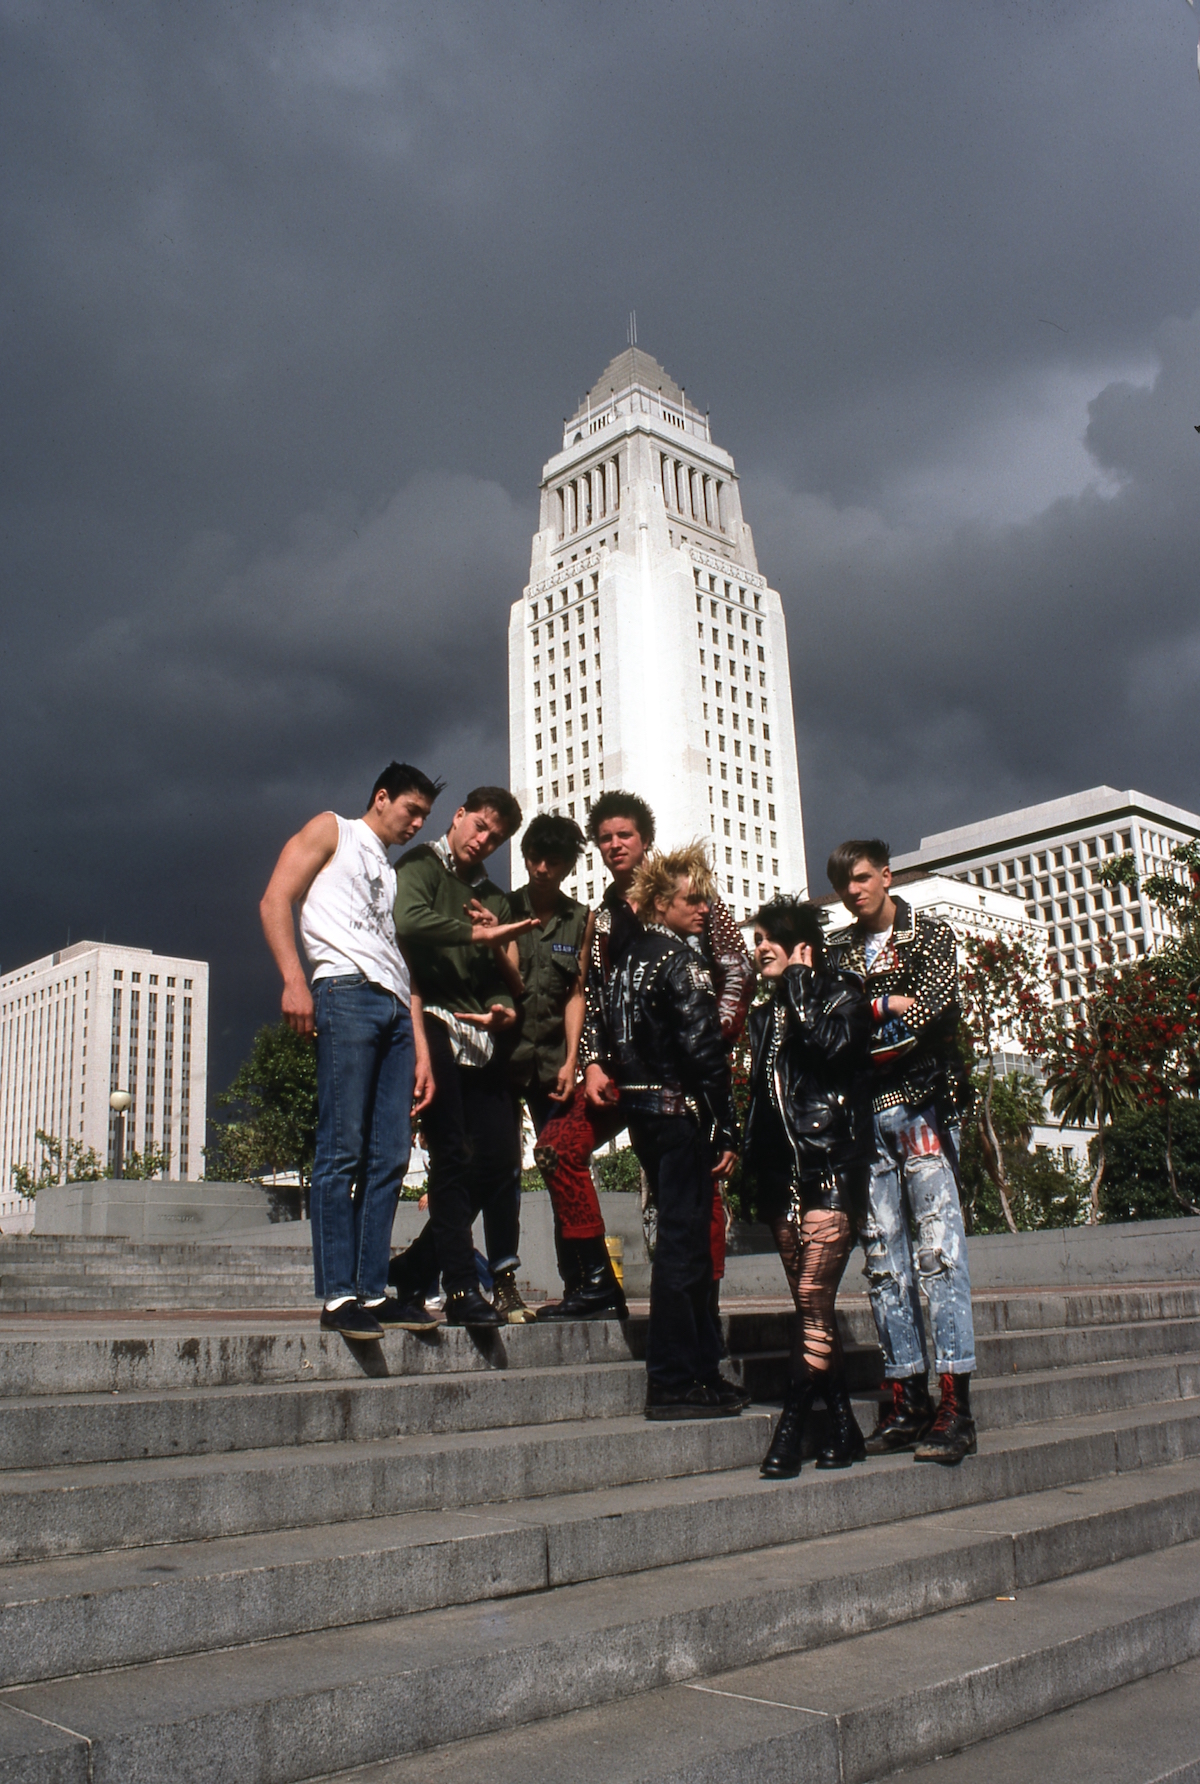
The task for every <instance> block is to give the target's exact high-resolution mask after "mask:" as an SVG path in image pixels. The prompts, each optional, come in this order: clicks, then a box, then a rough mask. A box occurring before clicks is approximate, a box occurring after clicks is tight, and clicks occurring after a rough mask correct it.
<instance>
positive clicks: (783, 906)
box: [754, 857, 857, 966]
mask: <svg viewBox="0 0 1200 1784" xmlns="http://www.w3.org/2000/svg"><path fill="white" fill-rule="evenodd" d="M856 859H857V857H856ZM754 927H755V928H756V929H761V930H762V932H763V934H764V935H766V936H768V937H769V938H770V939H771V941H773V942H777V943H778V945H779V946H780V947H781V948H786V949H787V951H788V953H789V954H790V953H791V952H792V950H793V948H794V947H795V946H796V944H797V942H807V943H808V945H809V947H810V948H811V949H812V951H813V959H814V960H815V962H816V963H817V965H818V966H823V965H824V964H825V919H824V918H823V917H822V915H821V912H820V910H819V909H818V907H817V906H816V905H815V904H808V903H807V902H806V901H805V900H804V899H803V898H793V897H792V896H791V895H790V893H787V892H784V893H782V894H781V895H780V896H779V897H778V898H772V899H771V901H770V903H769V904H764V905H760V906H759V908H758V910H756V911H755V913H754Z"/></svg>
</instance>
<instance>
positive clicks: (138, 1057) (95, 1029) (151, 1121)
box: [0, 942, 208, 1201]
mask: <svg viewBox="0 0 1200 1784" xmlns="http://www.w3.org/2000/svg"><path fill="white" fill-rule="evenodd" d="M114 1090H124V1091H128V1092H129V1094H130V1096H131V1097H132V1098H133V1103H132V1106H131V1107H130V1109H129V1113H128V1114H127V1116H126V1118H125V1119H126V1128H125V1134H126V1139H125V1144H126V1148H127V1150H136V1151H138V1152H145V1150H146V1148H147V1146H149V1145H152V1144H153V1145H156V1146H161V1147H164V1148H166V1149H167V1150H168V1151H169V1152H170V1155H171V1162H170V1168H169V1171H168V1175H169V1176H170V1177H172V1178H176V1179H181V1180H182V1179H187V1178H197V1177H202V1176H203V1175H204V1139H205V1100H206V1096H207V1091H208V965H207V963H206V962H205V961H203V960H183V959H175V958H172V957H168V956H167V955H164V954H153V953H151V951H150V949H149V948H119V947H115V946H111V945H109V944H108V943H106V942H76V943H75V944H74V945H73V946H72V947H68V948H63V949H62V950H61V951H60V952H58V953H55V954H47V955H45V956H44V958H42V959H41V960H33V961H30V963H29V965H28V966H20V967H17V968H16V969H15V971H13V972H7V973H5V974H3V976H0V1193H2V1194H3V1196H4V1198H5V1200H6V1201H7V1200H8V1199H10V1185H11V1183H12V1173H13V1167H14V1166H16V1165H19V1164H26V1163H28V1164H32V1163H33V1162H34V1159H35V1153H36V1150H37V1147H36V1133H37V1130H38V1128H41V1129H42V1131H43V1132H45V1133H49V1134H54V1135H55V1136H56V1137H57V1138H58V1139H60V1140H63V1141H64V1142H65V1141H66V1139H67V1138H70V1139H72V1140H77V1141H79V1143H80V1144H81V1145H82V1146H83V1147H84V1148H85V1149H86V1148H88V1147H92V1148H93V1149H94V1150H95V1151H96V1153H97V1154H98V1155H99V1157H100V1159H101V1161H102V1163H103V1164H105V1165H107V1166H109V1167H111V1166H112V1164H113V1162H114V1158H115V1150H116V1141H117V1118H116V1116H114V1115H113V1113H112V1111H111V1109H110V1108H109V1104H108V1099H109V1096H110V1094H111V1093H112V1092H113V1091H114Z"/></svg>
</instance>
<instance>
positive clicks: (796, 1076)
mask: <svg viewBox="0 0 1200 1784" xmlns="http://www.w3.org/2000/svg"><path fill="white" fill-rule="evenodd" d="M775 984H776V989H775V994H774V996H773V997H771V998H770V999H769V1001H768V1002H766V1003H761V1004H755V1006H754V1008H753V1009H752V1010H751V1011H750V1022H749V1030H750V1048H751V1065H750V1106H749V1110H748V1112H747V1115H746V1147H745V1153H744V1157H743V1170H744V1171H745V1173H746V1178H747V1181H748V1185H749V1187H750V1188H751V1190H752V1193H753V1196H754V1200H755V1204H756V1208H757V1212H758V1214H759V1216H760V1218H763V1219H770V1218H771V1217H772V1216H773V1215H774V1214H777V1213H779V1212H781V1211H782V1210H783V1209H784V1208H785V1207H786V1206H787V1203H788V1200H789V1191H790V1185H791V1184H792V1183H793V1182H799V1183H803V1182H804V1180H805V1179H806V1178H816V1179H820V1178H822V1177H824V1176H826V1175H827V1174H828V1173H830V1172H833V1171H838V1170H841V1169H842V1168H843V1167H844V1166H847V1165H854V1164H866V1163H868V1162H869V1161H870V1159H871V1158H872V1156H873V1155H874V1150H875V1141H874V1128H873V1122H872V1116H871V1080H870V1052H869V1047H870V1040H871V1029H872V1022H871V1006H870V1004H869V1003H868V1002H867V998H866V994H865V993H864V991H863V988H862V981H861V980H860V979H859V978H858V977H857V975H855V974H853V973H845V972H837V971H833V970H830V969H818V968H815V967H810V966H789V967H788V969H787V971H786V972H785V973H784V974H783V976H782V978H780V979H777V980H776V982H775Z"/></svg>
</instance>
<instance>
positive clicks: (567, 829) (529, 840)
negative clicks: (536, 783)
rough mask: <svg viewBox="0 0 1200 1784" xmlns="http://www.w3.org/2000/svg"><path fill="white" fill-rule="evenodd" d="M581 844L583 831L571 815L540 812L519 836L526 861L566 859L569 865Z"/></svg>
mask: <svg viewBox="0 0 1200 1784" xmlns="http://www.w3.org/2000/svg"><path fill="white" fill-rule="evenodd" d="M582 847H583V831H582V830H581V829H580V828H579V825H578V824H577V823H576V822H575V820H574V818H561V817H559V815H558V813H557V812H549V811H540V812H539V813H538V815H537V817H536V818H534V819H533V820H532V821H531V823H530V825H529V828H528V830H527V831H526V832H525V834H524V836H523V837H522V838H521V854H522V857H523V858H524V859H525V860H526V861H541V860H542V859H543V858H545V857H548V858H549V859H550V860H551V861H567V862H569V863H570V865H571V866H572V867H574V865H575V863H576V862H577V861H578V859H579V851H580V850H581V849H582Z"/></svg>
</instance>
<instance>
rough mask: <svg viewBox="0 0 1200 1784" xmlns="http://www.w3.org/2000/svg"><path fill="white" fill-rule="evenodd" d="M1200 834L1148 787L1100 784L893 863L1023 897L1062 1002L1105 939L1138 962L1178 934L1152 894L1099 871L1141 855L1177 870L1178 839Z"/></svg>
mask: <svg viewBox="0 0 1200 1784" xmlns="http://www.w3.org/2000/svg"><path fill="white" fill-rule="evenodd" d="M1198 836H1200V817H1197V816H1196V814H1195V813H1194V812H1189V811H1183V810H1181V809H1180V807H1178V806H1174V805H1167V804H1165V803H1164V802H1163V801H1162V800H1161V799H1150V798H1147V796H1146V795H1145V794H1144V793H1134V792H1118V791H1117V790H1116V788H1114V787H1092V788H1091V789H1090V790H1089V791H1088V792H1086V793H1073V794H1072V795H1071V796H1070V797H1069V798H1066V799H1051V800H1049V801H1047V803H1046V804H1044V805H1031V806H1027V807H1025V809H1024V810H1022V811H1012V812H1005V813H1003V815H1002V816H1000V817H998V818H989V819H987V820H986V821H985V822H983V823H979V824H967V825H964V826H963V827H962V828H961V829H958V830H945V831H942V832H941V833H940V834H939V835H936V836H925V837H922V838H921V846H920V848H919V849H914V850H913V852H912V853H911V854H908V855H901V856H898V857H897V858H896V859H895V860H894V861H893V863H892V866H893V869H894V870H895V871H896V872H901V871H902V870H904V869H906V868H920V869H922V870H923V871H924V872H926V873H935V874H939V875H947V876H949V877H950V878H952V879H956V880H961V881H964V882H965V883H966V884H968V885H971V886H975V887H976V888H977V889H981V890H997V891H1002V892H1007V893H1010V894H1012V895H1013V896H1015V897H1017V898H1019V899H1020V900H1021V902H1022V903H1023V904H1024V906H1025V909H1026V911H1027V912H1028V914H1029V916H1031V917H1038V918H1040V919H1041V921H1042V922H1043V923H1044V924H1045V927H1046V936H1047V943H1048V946H1049V949H1050V951H1051V953H1052V954H1053V955H1054V957H1055V961H1056V966H1057V971H1056V973H1055V975H1054V977H1053V979H1052V985H1053V992H1054V998H1055V1001H1056V1002H1065V1001H1070V1000H1071V999H1073V998H1076V997H1078V995H1079V993H1080V989H1081V979H1082V975H1083V974H1084V973H1085V972H1086V970H1087V968H1088V966H1089V965H1090V964H1091V962H1092V959H1093V957H1094V954H1095V950H1096V946H1097V943H1098V942H1100V941H1102V940H1105V939H1107V940H1109V941H1111V943H1112V945H1113V948H1114V950H1115V952H1116V955H1117V957H1118V958H1119V959H1124V960H1132V959H1136V958H1137V957H1138V956H1140V955H1143V954H1148V953H1152V952H1153V951H1154V949H1155V948H1156V947H1158V946H1160V945H1161V943H1162V942H1163V941H1164V940H1165V939H1166V938H1167V937H1168V936H1169V935H1171V934H1172V933H1173V927H1172V924H1171V922H1170V920H1169V919H1168V918H1167V917H1166V916H1165V915H1164V914H1163V912H1162V911H1161V910H1159V909H1158V907H1157V906H1155V905H1152V904H1151V903H1150V901H1149V899H1148V898H1147V897H1146V896H1145V893H1144V892H1143V893H1133V892H1130V890H1129V888H1128V887H1126V886H1119V887H1117V888H1115V889H1110V888H1109V887H1107V886H1104V885H1101V884H1100V883H1099V882H1098V880H1097V878H1096V874H1097V870H1098V868H1099V867H1100V866H1101V864H1102V863H1103V862H1105V861H1108V860H1110V859H1111V858H1112V857H1113V856H1114V855H1124V854H1132V856H1133V857H1134V861H1135V863H1136V866H1137V871H1138V874H1139V876H1140V877H1141V878H1143V879H1144V878H1145V876H1146V875H1147V874H1152V873H1160V874H1170V873H1174V874H1176V875H1177V877H1180V878H1182V874H1181V873H1180V870H1179V868H1178V866H1177V865H1176V864H1175V863H1174V862H1172V860H1171V849H1172V847H1173V845H1174V844H1176V843H1181V842H1192V841H1194V840H1195V839H1196V838H1197V837H1198Z"/></svg>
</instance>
